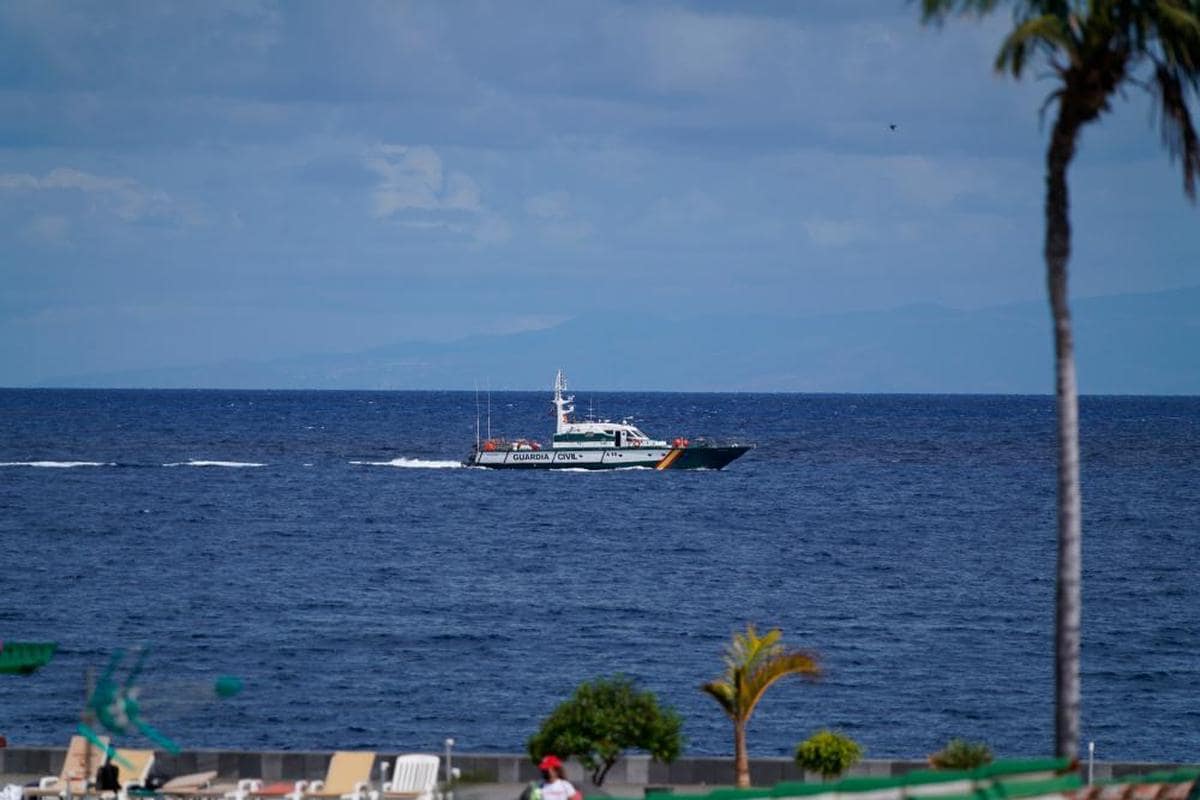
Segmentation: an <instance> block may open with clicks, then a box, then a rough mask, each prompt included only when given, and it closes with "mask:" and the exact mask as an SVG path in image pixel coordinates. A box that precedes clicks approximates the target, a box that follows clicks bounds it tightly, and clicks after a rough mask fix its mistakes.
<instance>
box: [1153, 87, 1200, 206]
mask: <svg viewBox="0 0 1200 800" xmlns="http://www.w3.org/2000/svg"><path fill="white" fill-rule="evenodd" d="M1154 81H1155V87H1156V91H1155V93H1154V94H1155V100H1156V102H1157V104H1158V110H1159V113H1160V114H1161V120H1160V125H1161V128H1162V139H1163V144H1164V145H1165V146H1166V148H1167V152H1168V153H1170V155H1171V158H1172V159H1174V158H1176V157H1179V159H1180V161H1181V162H1182V163H1181V167H1182V169H1183V191H1184V193H1185V194H1186V195H1187V196H1188V199H1190V200H1192V201H1193V202H1194V201H1195V199H1196V176H1197V175H1198V174H1200V138H1197V135H1196V126H1195V124H1194V123H1193V122H1192V114H1191V109H1190V108H1189V107H1188V103H1187V96H1186V94H1185V93H1184V86H1183V77H1182V76H1181V75H1180V72H1179V69H1178V67H1172V66H1171V65H1168V64H1159V65H1158V66H1157V68H1156V69H1155V71H1154Z"/></svg>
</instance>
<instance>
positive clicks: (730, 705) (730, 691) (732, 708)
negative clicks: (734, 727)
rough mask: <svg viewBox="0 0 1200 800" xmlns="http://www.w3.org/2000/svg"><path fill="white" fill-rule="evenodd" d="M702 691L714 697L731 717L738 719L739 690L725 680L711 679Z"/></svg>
mask: <svg viewBox="0 0 1200 800" xmlns="http://www.w3.org/2000/svg"><path fill="white" fill-rule="evenodd" d="M700 691H702V692H704V693H705V694H707V695H709V696H710V697H712V698H713V699H714V700H716V701H717V704H718V705H720V706H721V709H722V710H723V711H724V712H725V713H726V714H727V715H728V716H729V718H730V719H737V714H736V712H737V692H736V691H735V690H734V688H733V686H731V685H730V684H728V683H726V682H725V681H709V682H708V683H706V684H704V685H703V686H701V687H700Z"/></svg>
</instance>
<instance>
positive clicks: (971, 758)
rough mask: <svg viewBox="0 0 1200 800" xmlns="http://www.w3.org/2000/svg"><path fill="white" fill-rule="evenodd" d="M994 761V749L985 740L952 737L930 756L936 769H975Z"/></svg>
mask: <svg viewBox="0 0 1200 800" xmlns="http://www.w3.org/2000/svg"><path fill="white" fill-rule="evenodd" d="M990 763H992V750H991V748H990V747H988V746H987V745H986V744H984V743H983V742H968V741H967V740H965V739H951V740H950V741H949V742H948V743H947V744H946V746H945V747H943V748H942V749H941V750H938V751H937V752H936V753H934V754H933V755H931V756H930V757H929V765H930V766H931V767H933V768H934V769H975V767H982V766H983V765H984V764H990Z"/></svg>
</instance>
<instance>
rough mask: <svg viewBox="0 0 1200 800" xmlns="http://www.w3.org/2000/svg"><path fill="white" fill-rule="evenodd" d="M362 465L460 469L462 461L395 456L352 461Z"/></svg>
mask: <svg viewBox="0 0 1200 800" xmlns="http://www.w3.org/2000/svg"><path fill="white" fill-rule="evenodd" d="M350 463H351V464H356V465H358V466H360V467H405V468H408V469H459V468H461V467H462V462H461V461H435V460H430V459H424V458H404V457H400V458H393V459H392V460H391V461H351V462H350Z"/></svg>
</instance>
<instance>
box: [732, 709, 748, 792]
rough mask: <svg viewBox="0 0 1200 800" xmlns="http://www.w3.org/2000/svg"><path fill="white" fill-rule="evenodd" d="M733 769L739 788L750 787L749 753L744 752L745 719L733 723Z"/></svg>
mask: <svg viewBox="0 0 1200 800" xmlns="http://www.w3.org/2000/svg"><path fill="white" fill-rule="evenodd" d="M733 771H734V773H735V775H736V776H737V786H738V788H739V789H749V788H750V754H749V753H747V752H746V721H745V720H735V721H734V723H733Z"/></svg>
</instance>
